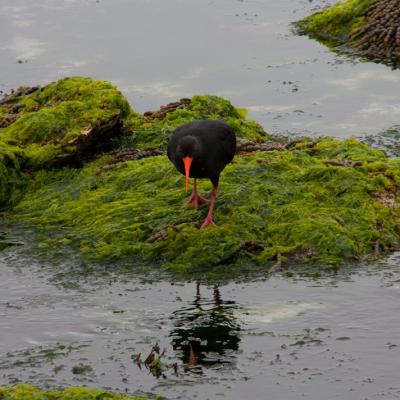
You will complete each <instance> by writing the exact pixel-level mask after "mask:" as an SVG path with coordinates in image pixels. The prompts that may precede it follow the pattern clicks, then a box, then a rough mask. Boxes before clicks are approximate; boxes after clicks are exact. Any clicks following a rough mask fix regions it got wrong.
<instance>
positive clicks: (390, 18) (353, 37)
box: [297, 0, 400, 67]
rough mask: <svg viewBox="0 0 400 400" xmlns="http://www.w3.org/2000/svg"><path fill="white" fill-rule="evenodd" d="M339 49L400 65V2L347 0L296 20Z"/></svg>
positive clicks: (306, 31) (302, 29)
mask: <svg viewBox="0 0 400 400" xmlns="http://www.w3.org/2000/svg"><path fill="white" fill-rule="evenodd" d="M297 26H298V28H299V33H303V34H308V35H310V36H311V37H314V38H316V39H318V40H320V41H321V42H323V43H325V44H327V45H328V46H330V47H334V48H336V49H337V50H339V51H344V52H348V53H351V54H356V55H359V56H362V57H365V58H367V59H370V60H373V61H376V62H383V63H386V64H389V65H392V66H394V67H398V65H399V64H400V1H399V0H346V1H343V2H340V3H338V4H335V5H333V6H331V7H329V8H327V9H326V10H323V11H321V12H317V13H315V14H313V15H311V16H310V17H307V18H305V19H303V20H301V21H299V22H298V23H297Z"/></svg>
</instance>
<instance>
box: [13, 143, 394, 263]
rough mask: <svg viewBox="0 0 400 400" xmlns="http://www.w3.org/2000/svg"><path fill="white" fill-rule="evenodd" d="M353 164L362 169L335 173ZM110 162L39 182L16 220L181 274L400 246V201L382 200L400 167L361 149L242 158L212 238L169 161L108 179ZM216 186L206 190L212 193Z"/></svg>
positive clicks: (87, 248) (320, 148)
mask: <svg viewBox="0 0 400 400" xmlns="http://www.w3.org/2000/svg"><path fill="white" fill-rule="evenodd" d="M350 156H351V157H353V158H354V160H358V161H361V164H357V166H355V167H348V166H336V165H331V164H329V162H331V161H332V159H333V158H334V159H335V160H348V159H349V157H350ZM377 160H379V161H377ZM108 162H109V157H103V158H102V159H100V160H98V161H96V162H93V163H90V164H88V165H87V166H86V167H84V168H83V169H81V170H70V169H64V170H61V171H57V172H48V171H42V172H39V173H38V174H37V175H36V178H35V179H34V180H32V182H31V185H30V188H29V190H28V192H27V193H26V195H25V197H24V199H23V200H22V201H21V202H20V203H19V204H18V206H17V207H16V208H15V210H14V214H13V218H14V219H15V220H18V221H24V222H29V223H32V224H34V226H35V227H36V228H38V229H39V231H40V232H41V233H42V234H43V237H44V238H45V243H46V245H48V246H53V245H65V244H70V245H73V246H78V247H79V248H80V250H81V251H82V252H83V254H84V255H85V256H86V257H89V258H91V259H94V260H105V259H114V260H115V259H124V258H128V259H133V260H136V261H141V262H143V261H147V262H151V263H160V264H163V263H167V264H168V266H169V267H170V268H173V269H176V270H188V269H191V268H193V267H195V268H198V267H210V266H215V265H218V264H220V263H234V262H235V260H238V259H242V258H243V257H245V258H248V259H250V260H252V261H255V262H259V263H267V262H269V261H270V260H273V259H275V258H276V257H277V256H282V255H287V256H288V257H289V258H290V257H292V256H295V254H298V253H304V252H309V253H310V254H311V255H312V257H311V258H312V259H313V260H315V261H320V262H323V263H325V264H337V263H340V262H342V261H343V260H344V259H360V258H362V257H364V256H365V255H368V254H371V253H373V252H374V249H375V243H377V242H378V243H379V244H380V246H381V247H382V248H388V249H389V248H398V247H399V245H400V207H398V203H397V205H396V206H393V207H388V206H386V205H384V204H383V203H382V202H380V201H378V200H377V199H376V198H375V197H374V194H375V193H382V194H383V195H384V194H385V193H386V192H387V193H390V192H391V191H392V190H396V188H397V187H398V185H399V184H400V161H398V160H392V159H388V158H387V157H386V156H385V155H384V153H382V152H381V151H379V150H374V149H371V148H370V147H368V146H366V145H364V144H362V143H360V142H358V141H357V140H356V139H348V140H345V141H337V140H332V139H329V138H328V139H321V140H319V141H318V143H316V145H315V147H314V148H312V149H303V150H292V151H289V150H288V151H275V152H259V153H255V154H252V155H248V156H238V157H236V159H235V162H234V163H233V164H231V165H229V166H227V168H226V169H225V171H224V172H223V174H222V175H221V184H220V197H219V199H218V204H217V209H216V212H215V218H216V222H217V226H215V227H209V228H207V229H205V230H199V226H200V224H201V222H202V219H203V218H204V217H205V213H206V208H203V209H201V210H200V211H199V212H196V211H194V210H192V209H190V208H189V209H188V208H185V207H182V205H183V203H184V201H185V198H186V197H187V194H186V193H185V192H184V188H183V186H184V185H183V178H182V176H181V175H180V174H179V173H178V172H177V171H175V169H174V168H173V166H172V164H171V163H170V162H169V161H168V159H167V157H166V156H158V157H150V158H147V159H142V160H139V161H128V162H125V163H121V164H117V165H116V166H115V167H114V168H113V169H104V168H103V166H104V165H107V163H108ZM377 162H378V163H379V168H376V166H377V164H376V163H377ZM369 166H372V168H370V167H369ZM210 186H211V184H210V182H208V181H202V182H201V183H200V188H201V191H203V192H204V191H209V190H210ZM157 234H158V239H159V240H154V238H157ZM250 241H261V242H262V243H264V248H263V250H262V251H261V252H259V251H255V252H254V251H246V246H243V243H246V242H250Z"/></svg>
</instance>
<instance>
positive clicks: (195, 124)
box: [168, 120, 236, 229]
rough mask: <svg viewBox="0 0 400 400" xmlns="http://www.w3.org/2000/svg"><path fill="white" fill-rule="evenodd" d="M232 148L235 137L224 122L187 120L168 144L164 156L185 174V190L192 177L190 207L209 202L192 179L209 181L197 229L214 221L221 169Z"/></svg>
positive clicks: (230, 159)
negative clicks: (205, 210)
mask: <svg viewBox="0 0 400 400" xmlns="http://www.w3.org/2000/svg"><path fill="white" fill-rule="evenodd" d="M235 151H236V136H235V133H234V132H233V130H232V129H231V128H230V127H229V125H228V124H227V123H226V122H225V121H211V120H199V121H191V122H188V123H186V124H183V125H181V126H180V127H178V128H177V129H176V130H175V132H174V133H173V135H172V137H171V139H170V141H169V145H168V158H169V159H170V160H171V162H172V163H173V164H174V165H175V167H176V168H177V170H178V171H179V172H180V173H181V174H183V175H185V176H186V191H188V187H189V177H190V178H194V186H193V193H192V195H191V196H190V198H189V200H188V202H187V203H188V204H191V205H192V206H193V207H194V208H196V209H197V208H198V207H199V205H200V204H203V203H208V202H209V201H208V200H206V199H204V198H203V197H201V196H200V195H199V194H198V192H197V185H196V179H198V178H209V179H210V180H211V182H212V184H213V189H212V191H211V201H210V207H209V209H208V214H207V217H206V219H205V220H204V222H203V224H202V225H201V229H203V228H205V227H206V226H207V225H211V224H214V221H213V216H212V213H213V209H214V206H215V202H216V198H217V193H218V181H219V175H220V173H221V171H222V170H223V169H224V168H225V166H226V164H228V163H230V162H231V161H232V159H233V156H234V155H235Z"/></svg>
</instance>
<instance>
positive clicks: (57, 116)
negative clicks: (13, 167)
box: [0, 77, 131, 168]
mask: <svg viewBox="0 0 400 400" xmlns="http://www.w3.org/2000/svg"><path fill="white" fill-rule="evenodd" d="M10 108H12V109H14V110H17V111H18V115H17V119H16V121H15V122H14V123H12V124H11V125H8V126H7V127H5V128H0V140H2V141H3V142H5V143H8V144H13V145H17V146H20V147H23V148H24V151H25V154H26V156H27V157H26V163H27V165H29V166H32V167H34V168H38V167H40V166H44V165H45V163H46V162H48V161H49V160H51V159H52V158H53V157H54V156H56V155H59V154H64V153H70V152H73V151H74V150H75V149H76V146H70V147H69V148H68V147H66V146H65V144H66V143H67V142H68V141H70V140H71V139H74V138H76V137H78V136H79V135H81V134H82V132H83V131H85V130H86V129H87V128H90V127H93V126H98V125H101V124H102V123H107V121H109V120H111V119H112V118H113V117H115V116H116V115H120V117H121V119H122V120H123V119H125V118H126V117H127V116H128V115H130V114H131V110H130V107H129V104H128V102H127V101H126V99H125V98H124V97H123V96H122V94H121V93H120V92H119V91H118V90H117V89H116V88H115V87H114V86H113V85H112V84H110V83H109V82H105V81H95V80H93V79H90V78H81V77H74V78H66V79H62V80H60V81H57V82H54V83H51V84H49V85H47V86H45V87H44V88H42V89H39V90H36V91H34V92H33V93H31V94H28V95H23V96H20V97H17V98H16V99H15V100H14V101H13V102H11V104H6V105H3V106H0V109H2V110H3V113H4V112H5V111H4V110H7V109H10Z"/></svg>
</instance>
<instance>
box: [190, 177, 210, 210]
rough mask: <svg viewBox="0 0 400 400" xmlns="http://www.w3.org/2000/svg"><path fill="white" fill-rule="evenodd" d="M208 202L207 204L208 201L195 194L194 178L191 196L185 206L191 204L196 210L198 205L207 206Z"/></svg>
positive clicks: (195, 184)
mask: <svg viewBox="0 0 400 400" xmlns="http://www.w3.org/2000/svg"><path fill="white" fill-rule="evenodd" d="M208 202H209V200H207V199H205V198H204V197H201V196H200V195H199V193H198V192H197V183H196V178H195V179H194V185H193V192H192V195H191V196H190V197H189V199H188V201H187V202H186V204H191V205H192V206H193V208H195V209H196V210H197V209H198V208H199V206H200V205H202V204H207V203H208Z"/></svg>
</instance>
